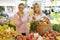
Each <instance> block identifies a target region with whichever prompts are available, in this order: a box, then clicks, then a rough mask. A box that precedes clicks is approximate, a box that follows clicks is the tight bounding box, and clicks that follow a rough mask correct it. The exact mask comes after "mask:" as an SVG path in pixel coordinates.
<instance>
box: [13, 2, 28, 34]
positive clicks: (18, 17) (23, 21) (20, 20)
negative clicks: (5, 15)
mask: <svg viewBox="0 0 60 40" xmlns="http://www.w3.org/2000/svg"><path fill="white" fill-rule="evenodd" d="M18 10H19V11H18V12H17V14H15V15H14V21H15V24H16V31H17V32H18V33H19V34H20V33H22V34H23V35H27V34H28V33H29V30H28V27H27V22H28V17H27V15H26V14H25V13H24V12H23V10H24V4H23V3H20V4H19V6H18Z"/></svg>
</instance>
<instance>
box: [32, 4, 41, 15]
mask: <svg viewBox="0 0 60 40" xmlns="http://www.w3.org/2000/svg"><path fill="white" fill-rule="evenodd" d="M36 5H37V6H38V7H39V14H41V13H42V11H41V7H40V6H39V4H38V3H35V4H34V5H33V10H34V14H35V6H36Z"/></svg>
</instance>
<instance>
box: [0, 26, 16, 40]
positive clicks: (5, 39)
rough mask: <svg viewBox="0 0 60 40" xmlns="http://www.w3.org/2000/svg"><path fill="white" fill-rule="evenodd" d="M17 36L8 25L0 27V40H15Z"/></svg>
mask: <svg viewBox="0 0 60 40" xmlns="http://www.w3.org/2000/svg"><path fill="white" fill-rule="evenodd" d="M16 36H17V32H16V31H15V30H14V28H13V27H11V28H10V27H9V26H8V25H3V26H1V25H0V40H15V37H16Z"/></svg>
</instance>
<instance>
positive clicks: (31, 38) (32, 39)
mask: <svg viewBox="0 0 60 40" xmlns="http://www.w3.org/2000/svg"><path fill="white" fill-rule="evenodd" d="M38 38H39V35H38V34H37V33H36V34H35V35H34V33H30V34H29V35H26V36H23V35H18V38H17V40H38ZM40 40H42V37H40Z"/></svg>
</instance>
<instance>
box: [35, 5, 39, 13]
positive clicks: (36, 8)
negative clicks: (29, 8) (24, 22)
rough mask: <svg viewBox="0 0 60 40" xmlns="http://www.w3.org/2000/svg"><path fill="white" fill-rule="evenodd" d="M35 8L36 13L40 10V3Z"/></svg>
mask: <svg viewBox="0 0 60 40" xmlns="http://www.w3.org/2000/svg"><path fill="white" fill-rule="evenodd" d="M34 10H35V12H36V13H38V12H39V11H40V8H39V6H38V5H35V9H34Z"/></svg>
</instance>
